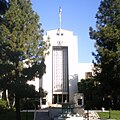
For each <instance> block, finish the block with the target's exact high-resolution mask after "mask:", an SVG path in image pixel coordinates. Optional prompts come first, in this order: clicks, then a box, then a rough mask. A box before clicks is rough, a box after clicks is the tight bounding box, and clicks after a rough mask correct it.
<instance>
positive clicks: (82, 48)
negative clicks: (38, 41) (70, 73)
mask: <svg viewBox="0 0 120 120" xmlns="http://www.w3.org/2000/svg"><path fill="white" fill-rule="evenodd" d="M100 1H101V0H31V2H32V8H33V10H34V11H35V12H37V14H38V15H39V16H40V22H41V23H42V28H43V29H44V33H46V31H48V30H52V29H57V28H59V6H61V7H62V29H67V30H70V31H73V33H74V35H77V36H78V57H79V59H78V61H79V63H90V62H92V60H93V59H94V57H93V56H92V54H91V53H92V51H95V48H94V40H91V39H90V38H89V27H90V26H92V27H93V28H94V29H95V24H96V19H95V15H96V13H97V11H98V7H99V5H100Z"/></svg>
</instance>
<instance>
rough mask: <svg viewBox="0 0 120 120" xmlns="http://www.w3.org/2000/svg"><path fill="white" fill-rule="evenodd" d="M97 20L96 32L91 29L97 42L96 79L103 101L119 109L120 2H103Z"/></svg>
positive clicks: (91, 33) (116, 0) (95, 54)
mask: <svg viewBox="0 0 120 120" xmlns="http://www.w3.org/2000/svg"><path fill="white" fill-rule="evenodd" d="M96 18H97V21H96V30H93V28H92V27H90V38H91V39H94V40H95V41H96V43H95V48H96V52H95V53H93V55H94V56H95V61H93V63H94V66H95V69H94V72H95V79H97V80H98V81H99V82H100V84H101V87H102V93H103V99H108V98H109V99H111V102H112V103H113V104H112V106H111V107H114V109H119V108H117V104H119V103H118V101H119V98H120V90H119V86H120V1H119V0H103V1H101V3H100V7H99V9H98V12H97V14H96Z"/></svg>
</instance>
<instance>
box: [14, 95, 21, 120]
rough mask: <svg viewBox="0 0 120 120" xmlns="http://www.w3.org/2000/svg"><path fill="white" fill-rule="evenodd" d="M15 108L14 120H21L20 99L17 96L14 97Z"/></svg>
mask: <svg viewBox="0 0 120 120" xmlns="http://www.w3.org/2000/svg"><path fill="white" fill-rule="evenodd" d="M15 107H16V120H21V115H20V98H19V97H18V96H17V95H16V96H15Z"/></svg>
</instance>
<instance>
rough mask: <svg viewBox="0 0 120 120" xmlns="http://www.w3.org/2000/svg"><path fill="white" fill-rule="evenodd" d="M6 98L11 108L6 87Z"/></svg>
mask: <svg viewBox="0 0 120 120" xmlns="http://www.w3.org/2000/svg"><path fill="white" fill-rule="evenodd" d="M6 100H7V105H8V108H9V109H11V106H10V101H9V97H8V89H6Z"/></svg>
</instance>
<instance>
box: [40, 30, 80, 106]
mask: <svg viewBox="0 0 120 120" xmlns="http://www.w3.org/2000/svg"><path fill="white" fill-rule="evenodd" d="M48 37H49V38H50V44H51V46H50V48H49V52H50V54H49V55H47V56H46V58H45V64H46V73H45V74H44V75H43V78H42V82H41V83H42V84H41V87H42V88H43V89H44V90H45V91H47V93H48V94H47V96H46V105H48V106H49V105H52V104H56V103H63V102H66V101H67V102H72V101H73V96H74V93H76V92H77V82H78V71H77V67H78V39H77V36H75V35H73V32H72V31H68V30H63V29H55V30H50V31H47V34H46V35H45V36H44V40H47V39H48Z"/></svg>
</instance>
